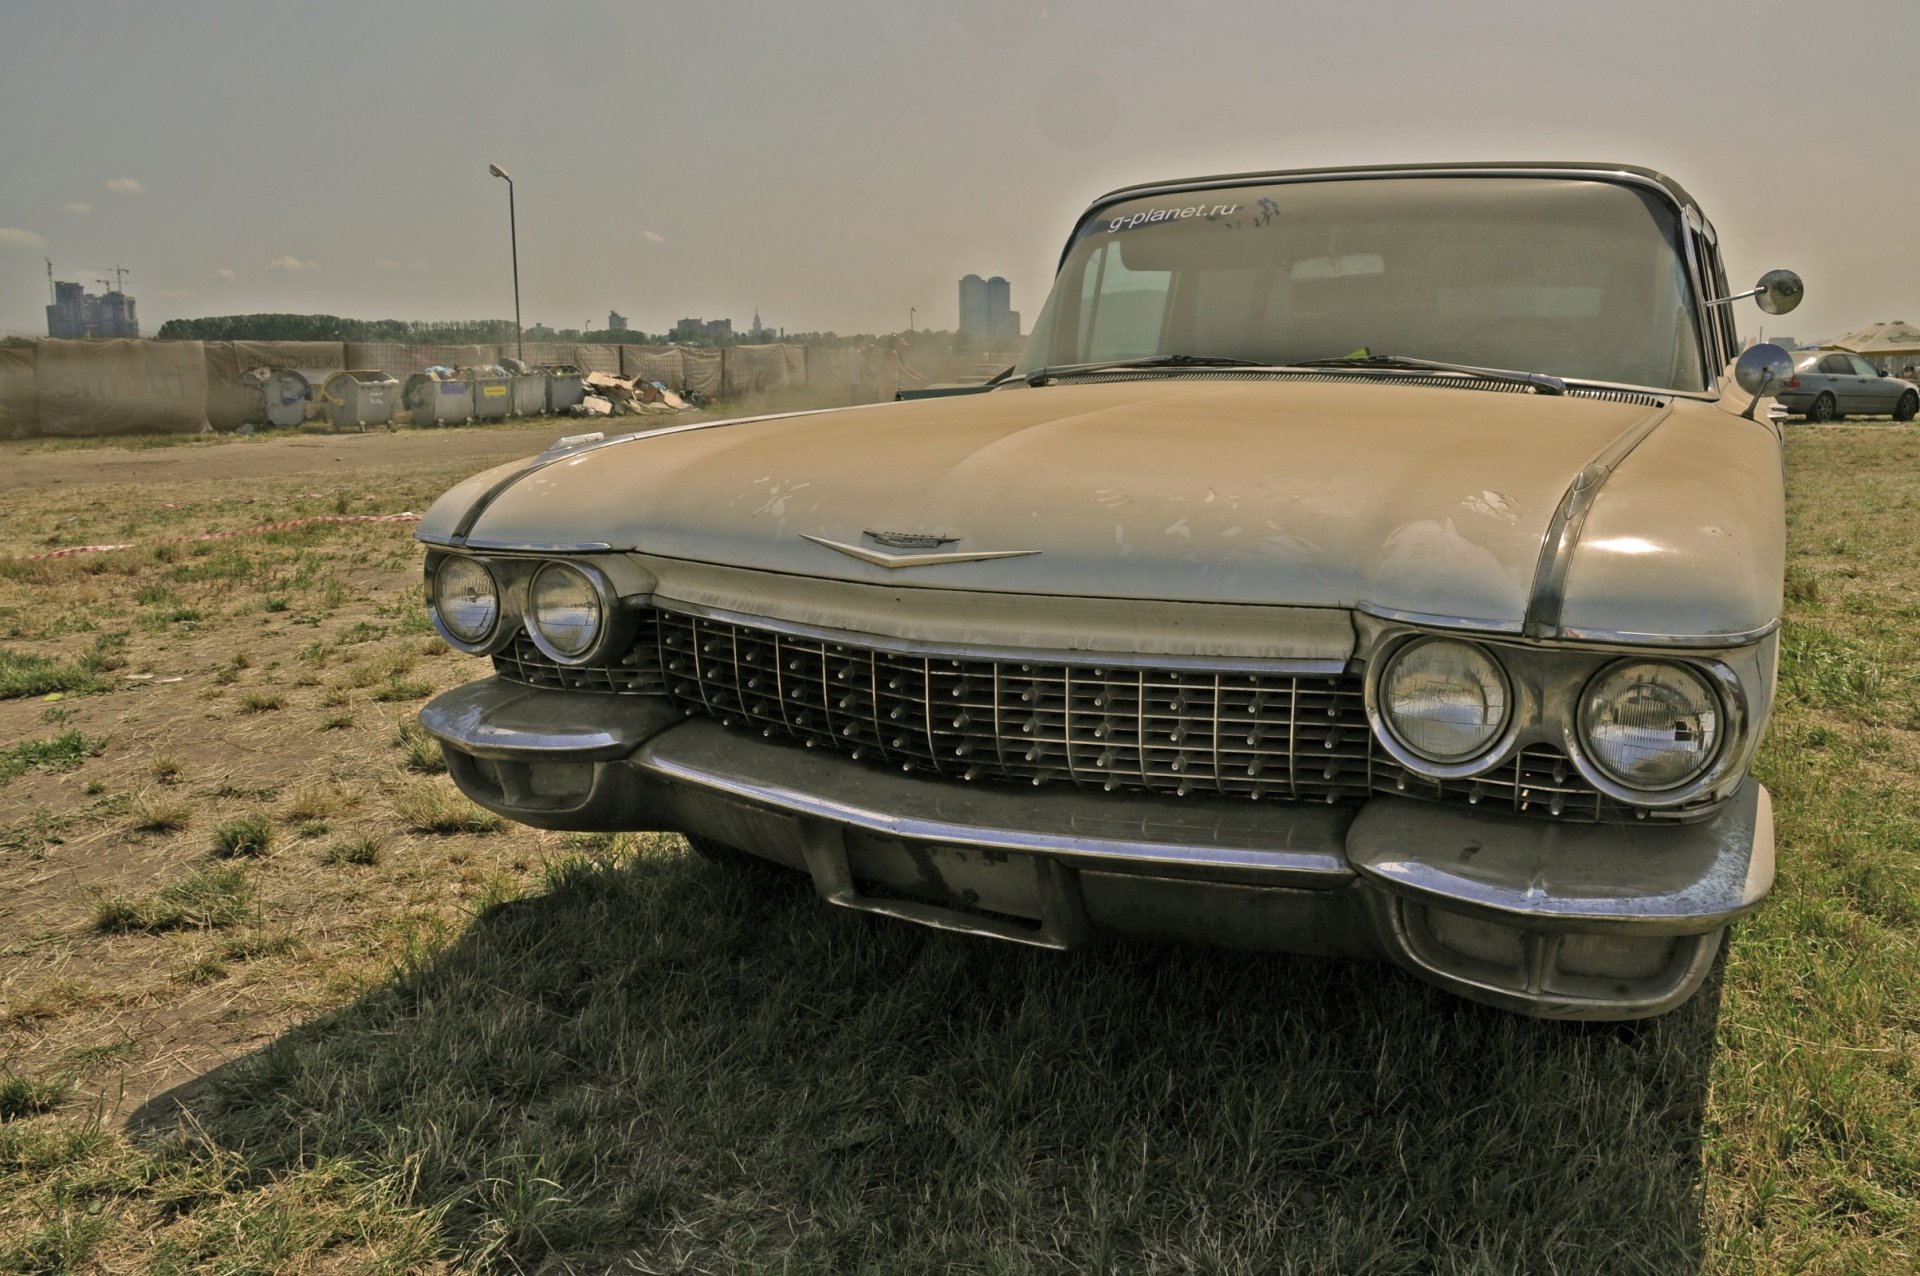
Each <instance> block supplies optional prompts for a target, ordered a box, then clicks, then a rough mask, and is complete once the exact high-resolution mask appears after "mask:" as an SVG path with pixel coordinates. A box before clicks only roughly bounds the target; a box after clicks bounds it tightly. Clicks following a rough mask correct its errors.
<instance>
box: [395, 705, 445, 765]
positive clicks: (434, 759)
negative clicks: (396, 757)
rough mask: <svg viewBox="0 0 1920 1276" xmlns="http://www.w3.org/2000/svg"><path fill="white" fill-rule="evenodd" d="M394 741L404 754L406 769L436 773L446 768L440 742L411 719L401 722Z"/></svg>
mask: <svg viewBox="0 0 1920 1276" xmlns="http://www.w3.org/2000/svg"><path fill="white" fill-rule="evenodd" d="M394 742H395V743H396V744H398V745H399V746H400V749H401V751H402V752H403V753H404V754H405V755H406V766H407V770H409V771H418V772H420V773H422V774H423V775H438V774H440V773H441V772H443V771H445V770H446V769H447V760H446V758H445V757H444V756H443V755H442V754H441V752H440V742H439V741H438V740H436V739H434V738H433V736H432V735H431V734H429V733H428V731H427V729H426V728H425V727H423V726H421V725H420V724H419V723H418V722H415V721H413V720H412V719H408V720H406V721H404V722H402V723H401V724H400V729H399V731H398V732H397V733H396V734H395V736H394Z"/></svg>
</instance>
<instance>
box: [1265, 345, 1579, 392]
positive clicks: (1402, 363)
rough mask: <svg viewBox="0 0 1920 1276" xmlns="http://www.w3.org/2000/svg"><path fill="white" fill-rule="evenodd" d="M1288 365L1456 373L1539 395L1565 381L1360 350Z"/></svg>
mask: <svg viewBox="0 0 1920 1276" xmlns="http://www.w3.org/2000/svg"><path fill="white" fill-rule="evenodd" d="M1287 366H1288V367H1291V368H1352V369H1354V370H1356V371H1365V370H1367V369H1369V368H1384V369H1386V370H1388V371H1403V372H1459V373H1462V374H1464V375H1466V376H1470V377H1476V378H1478V379H1480V380H1482V381H1501V382H1506V383H1508V384H1511V385H1530V386H1532V387H1533V388H1534V390H1535V392H1536V393H1539V394H1565V393H1566V392H1567V383H1566V382H1565V381H1562V380H1561V379H1560V378H1559V377H1550V376H1548V375H1547V374H1546V373H1544V372H1515V371H1513V370H1512V369H1511V368H1476V367H1474V366H1473V365H1471V364H1466V363H1441V362H1439V361H1438V360H1435V359H1415V358H1411V357H1409V356H1407V355H1403V354H1368V353H1365V352H1364V351H1363V352H1361V353H1358V354H1350V355H1347V356H1346V357H1344V358H1340V359H1301V360H1299V361H1297V362H1295V363H1290V364H1288V365H1287Z"/></svg>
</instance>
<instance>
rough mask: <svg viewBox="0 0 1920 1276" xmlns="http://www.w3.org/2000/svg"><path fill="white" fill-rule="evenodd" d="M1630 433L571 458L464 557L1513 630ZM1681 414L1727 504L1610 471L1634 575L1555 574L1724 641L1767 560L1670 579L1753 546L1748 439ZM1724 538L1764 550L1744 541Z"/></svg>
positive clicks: (1143, 419) (688, 449) (809, 447)
mask: <svg viewBox="0 0 1920 1276" xmlns="http://www.w3.org/2000/svg"><path fill="white" fill-rule="evenodd" d="M1650 411H1654V409H1649V408H1647V407H1645V406H1640V405H1633V404H1617V403H1608V402H1603V401H1599V400H1592V399H1580V398H1572V397H1566V398H1560V397H1541V396H1535V395H1529V394H1513V393H1500V392H1485V391H1473V390H1458V389H1438V388H1426V387H1416V386H1406V385H1391V384H1376V383H1327V382H1303V381H1264V382H1263V381H1233V382H1221V381H1195V380H1183V379H1179V378H1168V379H1166V380H1161V381H1152V382H1130V383H1109V384H1098V385H1071V384H1068V385H1053V386H1046V387H1041V388H1038V389H1029V388H1025V387H1020V388H1012V389H1006V390H1000V391H994V392H992V393H988V394H983V395H977V396H964V397H959V398H946V399H929V400H920V401H915V402H910V403H901V404H886V405H881V406H876V407H870V408H855V409H847V410H841V411H833V412H826V413H814V414H805V415H798V416H789V417H784V418H770V419H762V420H749V421H744V422H740V423H736V424H726V425H719V426H713V427H702V426H699V425H695V426H693V427H691V428H681V429H669V430H665V431H660V432H655V433H653V434H650V435H646V436H642V437H639V438H636V439H633V440H631V441H625V442H616V443H612V444H610V445H607V446H602V447H598V448H592V449H589V450H586V451H584V452H581V453H579V454H577V455H574V456H570V457H567V458H565V459H563V460H560V461H558V462H557V463H554V464H550V465H546V466H544V467H541V468H537V469H535V470H532V471H531V472H529V473H527V474H526V475H525V476H524V477H522V478H520V479H518V480H517V481H515V482H513V483H512V484H511V485H509V486H507V487H506V488H505V489H504V490H502V491H500V492H499V493H498V494H497V495H496V497H495V499H494V500H493V501H492V503H491V504H489V505H487V506H486V508H485V509H484V510H483V511H482V512H481V513H480V515H479V517H478V519H477V520H476V521H475V522H474V524H473V526H472V527H471V529H470V532H469V536H470V539H471V541H472V542H473V543H475V544H477V545H478V544H487V545H494V546H502V545H504V546H522V545H524V546H549V545H554V544H557V543H567V542H587V541H591V542H605V543H606V544H608V545H609V546H611V547H612V548H614V549H621V550H639V551H642V552H644V553H646V554H648V555H653V556H663V557H667V558H680V559H690V560H695V561H700V562H711V563H723V564H728V565H731V566H735V567H742V568H749V569H754V570H760V571H769V572H779V573H783V574H787V575H791V576H800V577H820V578H830V579H835V580H843V581H853V582H861V583H867V584H878V585H885V586H889V587H894V588H909V589H911V588H936V589H954V590H966V591H985V592H994V593H1024V594H1040V595H1069V596H1080V597H1105V598H1142V599H1171V600H1189V601H1196V602H1235V603H1269V604H1291V605H1300V606H1320V607H1325V606H1340V607H1351V606H1354V605H1356V604H1360V603H1369V604H1372V605H1373V606H1376V607H1382V608H1388V609H1393V610H1399V611H1407V612H1421V613H1429V614H1433V615H1439V616H1453V617H1462V618H1469V619H1477V620H1486V621H1493V622H1500V623H1505V624H1512V623H1517V622H1518V621H1519V620H1520V619H1521V617H1522V616H1524V615H1525V613H1526V610H1527V604H1528V599H1529V596H1530V594H1531V593H1532V590H1533V587H1534V578H1535V574H1536V569H1537V567H1538V565H1539V562H1540V556H1541V544H1542V538H1543V536H1544V534H1545V533H1546V531H1547V529H1548V525H1549V522H1550V521H1551V520H1552V518H1553V515H1554V513H1555V510H1556V509H1557V508H1558V507H1559V505H1560V503H1561V502H1562V500H1563V498H1564V497H1565V495H1566V493H1567V491H1568V488H1569V487H1570V485H1571V484H1572V483H1573V481H1574V479H1575V478H1576V476H1577V475H1578V474H1579V473H1580V471H1581V469H1582V468H1583V467H1584V466H1586V465H1588V464H1589V463H1590V462H1591V461H1593V460H1594V459H1595V457H1596V455H1597V454H1599V453H1601V452H1602V451H1603V450H1604V449H1605V448H1606V447H1607V445H1608V444H1609V443H1611V442H1613V441H1614V440H1615V439H1616V438H1618V437H1619V436H1620V435H1622V434H1623V433H1624V432H1626V431H1627V430H1628V429H1629V428H1630V427H1632V426H1633V425H1634V424H1635V423H1636V422H1639V421H1641V420H1642V419H1643V418H1645V417H1646V416H1647V414H1648V413H1649V412H1650ZM1683 414H1691V416H1690V417H1689V419H1688V423H1687V424H1686V425H1685V427H1684V428H1682V429H1681V430H1680V431H1678V433H1679V434H1680V435H1681V436H1682V440H1681V441H1682V443H1683V444H1684V446H1682V447H1681V449H1680V453H1681V456H1680V457H1679V458H1676V457H1675V456H1673V455H1672V453H1673V451H1674V449H1673V447H1671V446H1669V447H1667V448H1665V449H1664V451H1665V453H1667V454H1668V465H1667V468H1669V469H1672V468H1673V467H1674V465H1676V464H1677V465H1678V467H1679V471H1680V472H1683V473H1684V474H1685V475H1686V477H1687V479H1688V480H1689V482H1690V483H1698V482H1699V481H1700V480H1701V479H1702V477H1703V476H1708V475H1712V474H1715V473H1720V472H1723V471H1724V470H1725V469H1726V467H1727V466H1728V464H1729V460H1728V457H1727V456H1726V455H1724V453H1725V452H1726V450H1727V449H1728V448H1729V447H1731V448H1732V449H1733V451H1734V452H1735V453H1736V454H1737V456H1736V457H1735V458H1734V463H1733V468H1734V469H1735V470H1736V471H1739V473H1740V474H1742V475H1744V482H1743V486H1741V487H1740V490H1738V491H1734V492H1732V493H1731V494H1729V493H1725V492H1721V493H1720V494H1719V495H1718V496H1716V494H1715V491H1714V489H1712V488H1704V489H1703V488H1701V487H1698V486H1696V487H1694V488H1693V490H1691V491H1688V492H1669V491H1663V490H1662V482H1663V477H1662V473H1660V472H1644V473H1635V472H1634V468H1635V467H1634V465H1633V459H1632V458H1631V457H1630V458H1629V459H1628V462H1627V463H1626V464H1624V465H1622V466H1621V467H1620V472H1619V473H1617V474H1616V475H1615V477H1614V478H1613V479H1612V480H1611V482H1610V483H1609V485H1608V489H1607V491H1606V493H1604V494H1603V496H1602V498H1601V502H1600V505H1599V507H1598V508H1597V509H1596V516H1598V515H1599V514H1600V512H1601V511H1604V510H1605V508H1606V504H1607V501H1608V500H1610V499H1613V497H1614V488H1615V487H1625V486H1629V485H1630V486H1631V487H1632V488H1633V498H1632V499H1633V503H1634V507H1635V508H1636V510H1638V511H1641V514H1642V518H1643V523H1644V520H1645V519H1648V518H1650V519H1651V520H1652V525H1642V526H1638V527H1636V528H1633V529H1631V535H1632V536H1637V537H1639V538H1641V541H1642V542H1643V544H1644V545H1648V546H1653V547H1654V550H1655V552H1652V553H1648V552H1637V553H1634V554H1630V555H1626V556H1624V557H1623V558H1622V559H1621V561H1620V562H1618V563H1615V562H1613V560H1610V559H1604V557H1603V559H1602V560H1601V561H1600V562H1599V563H1598V565H1594V564H1591V563H1587V562H1583V561H1581V559H1580V558H1579V557H1576V559H1575V568H1574V572H1573V577H1574V580H1575V581H1576V582H1578V581H1580V580H1582V579H1584V580H1585V581H1586V582H1587V583H1588V585H1589V586H1590V588H1592V589H1595V590H1597V591H1598V594H1599V596H1602V597H1604V598H1605V599H1606V605H1607V607H1608V608H1611V609H1613V610H1612V611H1611V612H1610V614H1609V616H1608V619H1609V620H1611V621H1618V622H1621V623H1618V624H1615V625H1613V627H1614V628H1618V629H1627V630H1635V629H1641V628H1643V627H1646V626H1659V627H1667V626H1672V625H1674V624H1683V625H1693V626H1696V627H1698V626H1702V625H1704V626H1706V628H1705V629H1700V630H1697V631H1698V632H1734V631H1737V630H1739V629H1741V628H1745V627H1751V624H1755V623H1763V622H1764V621H1766V620H1770V619H1771V618H1772V617H1773V616H1774V615H1776V614H1777V609H1778V600H1779V582H1778V580H1777V578H1775V579H1772V580H1771V581H1770V582H1769V581H1768V580H1765V579H1761V578H1760V577H1764V576H1765V575H1766V571H1767V568H1766V560H1765V554H1766V552H1767V547H1766V546H1764V545H1760V546H1755V547H1753V548H1754V549H1755V550H1756V553H1755V555H1754V558H1755V565H1753V566H1752V567H1750V568H1743V569H1740V570H1741V571H1744V573H1745V574H1744V577H1742V578H1740V579H1728V578H1727V577H1726V573H1724V572H1721V571H1718V570H1717V569H1715V568H1713V567H1711V566H1709V565H1706V564H1703V563H1701V562H1699V561H1693V560H1694V559H1695V556H1696V554H1697V552H1700V551H1709V550H1712V549H1714V548H1715V546H1714V540H1715V537H1716V536H1717V535H1719V536H1723V535H1724V534H1725V533H1726V532H1727V531H1728V530H1729V528H1730V527H1731V520H1734V519H1736V518H1739V517H1742V516H1741V515H1740V513H1739V510H1738V508H1737V507H1738V506H1739V505H1740V504H1741V503H1742V502H1745V503H1748V504H1754V503H1758V504H1759V505H1760V506H1762V507H1764V506H1765V505H1766V504H1767V503H1768V501H1769V500H1771V501H1772V503H1773V505H1774V510H1773V513H1772V516H1771V517H1772V519H1773V522H1774V523H1775V525H1777V524H1778V522H1779V512H1778V503H1779V496H1778V484H1779V476H1778V464H1777V460H1774V461H1772V462H1768V461H1767V460H1766V458H1767V456H1768V455H1769V454H1770V453H1769V449H1771V448H1772V447H1773V442H1772V437H1771V435H1770V433H1769V432H1768V431H1767V430H1766V428H1765V427H1764V426H1756V425H1753V424H1752V423H1747V422H1740V421H1737V420H1736V419H1735V418H1732V417H1730V416H1729V415H1727V414H1725V413H1721V412H1717V411H1714V410H1713V409H1712V408H1711V407H1710V406H1709V405H1705V404H1695V403H1684V402H1683V403H1682V404H1680V405H1678V406H1677V407H1676V409H1675V414H1674V415H1675V416H1676V417H1678V416H1680V415H1683ZM1673 424H1674V423H1673V422H1671V421H1670V422H1668V423H1666V424H1663V425H1662V426H1661V428H1660V429H1659V430H1656V431H1655V434H1654V436H1652V437H1655V438H1658V437H1659V436H1660V435H1661V434H1662V433H1665V432H1667V431H1668V429H1669V427H1670V426H1671V425H1673ZM1645 448H1646V445H1643V447H1642V450H1645ZM1655 450H1656V451H1660V450H1661V449H1655ZM1688 458H1690V459H1688ZM1769 464H1771V466H1772V470H1771V475H1770V477H1769V475H1768V472H1767V471H1768V465H1769ZM1643 468H1644V467H1643ZM1769 484H1771V487H1772V489H1773V490H1772V491H1771V492H1769V490H1768V488H1769ZM483 486H484V485H481V484H478V483H473V484H466V485H462V487H461V488H458V489H455V491H453V492H450V493H449V494H448V496H447V497H446V498H443V500H442V502H441V504H440V505H439V506H436V508H435V509H434V511H432V512H431V513H430V514H429V516H428V520H427V525H426V527H425V528H424V529H423V535H425V536H426V538H428V539H434V538H436V537H439V536H444V534H445V533H446V532H447V531H448V530H449V529H450V527H451V526H452V525H453V524H454V523H455V522H457V521H458V519H459V516H460V515H461V514H462V513H463V512H465V511H466V510H467V508H468V506H469V505H470V504H471V502H472V500H473V498H474V497H475V496H477V495H478V491H479V489H481V488H482V487H483ZM1730 505H1731V506H1732V507H1733V508H1729V506H1730ZM1748 517H1752V518H1755V519H1757V521H1758V522H1759V523H1760V524H1761V525H1763V526H1764V524H1765V523H1766V521H1767V518H1768V515H1767V512H1766V511H1765V509H1764V508H1761V509H1758V510H1755V511H1754V512H1753V514H1752V515H1751V516H1748ZM1702 519H1704V520H1705V522H1704V524H1702ZM1601 521H1605V520H1604V519H1602V520H1601ZM1702 526H1705V527H1706V528H1707V534H1705V535H1704V538H1703V533H1702ZM869 532H887V533H918V534H926V535H932V536H940V537H951V538H954V540H953V543H951V544H946V545H942V546H941V547H940V549H941V550H942V551H944V552H948V553H952V552H979V553H988V552H993V551H1018V550H1030V551H1038V552H1037V553H1031V554H1026V555H1023V556H1020V557H1007V558H998V559H990V560H986V561H976V562H949V563H941V564H934V565H925V566H906V567H888V566H880V565H876V564H873V563H870V562H866V561H862V560H861V559H859V558H856V557H853V556H850V555H848V554H846V553H842V552H839V551H836V550H835V549H832V548H829V547H827V546H824V545H821V544H819V543H817V542H816V541H814V540H809V539H808V538H809V537H818V538H820V539H822V540H828V541H835V542H840V543H842V544H847V545H852V546H859V547H862V548H865V549H869V550H880V549H882V548H883V547H882V546H880V545H877V544H876V543H875V542H874V541H873V540H872V539H871V538H869V537H867V536H866V535H865V534H866V533H869ZM1626 534H1627V533H1622V534H1621V535H1626ZM1736 534H1737V529H1736ZM1615 539H1616V540H1619V539H1620V537H1619V536H1616V537H1615ZM1760 539H1761V540H1763V541H1764V540H1766V539H1767V537H1766V535H1764V534H1763V535H1762V536H1761V537H1760ZM1774 539H1775V541H1776V545H1775V548H1776V549H1777V534H1775V537H1774ZM1774 559H1775V560H1776V561H1777V559H1778V554H1777V553H1775V554H1774ZM1676 567H1679V568H1682V569H1683V570H1680V571H1678V572H1676V571H1675V570H1674V569H1675V568H1676ZM1582 568H1585V569H1586V570H1585V572H1584V577H1583V575H1582ZM1662 572H1664V573H1665V575H1667V576H1673V577H1674V579H1673V580H1672V581H1665V582H1663V580H1662V579H1661V576H1662ZM1623 573H1624V574H1623ZM1650 573H1651V574H1650ZM1736 575H1739V572H1736ZM1703 577H1704V579H1703ZM1649 589H1651V590H1652V591H1653V593H1654V594H1655V595H1656V597H1653V598H1648V597H1645V594H1646V593H1647V591H1648V590H1649ZM1769 592H1770V593H1771V599H1770V600H1769V598H1768V597H1767V595H1768V594H1769ZM1568 607H1569V610H1570V612H1572V611H1579V610H1580V607H1579V600H1578V599H1577V598H1574V597H1573V596H1571V595H1570V596H1569V599H1568ZM1591 610H1592V609H1591V608H1588V609H1587V611H1586V612H1582V613H1581V614H1582V615H1583V616H1585V615H1586V614H1587V612H1590V611H1591ZM1756 618H1757V619H1756ZM1667 631H1669V632H1671V630H1670V629H1669V630H1667Z"/></svg>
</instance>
